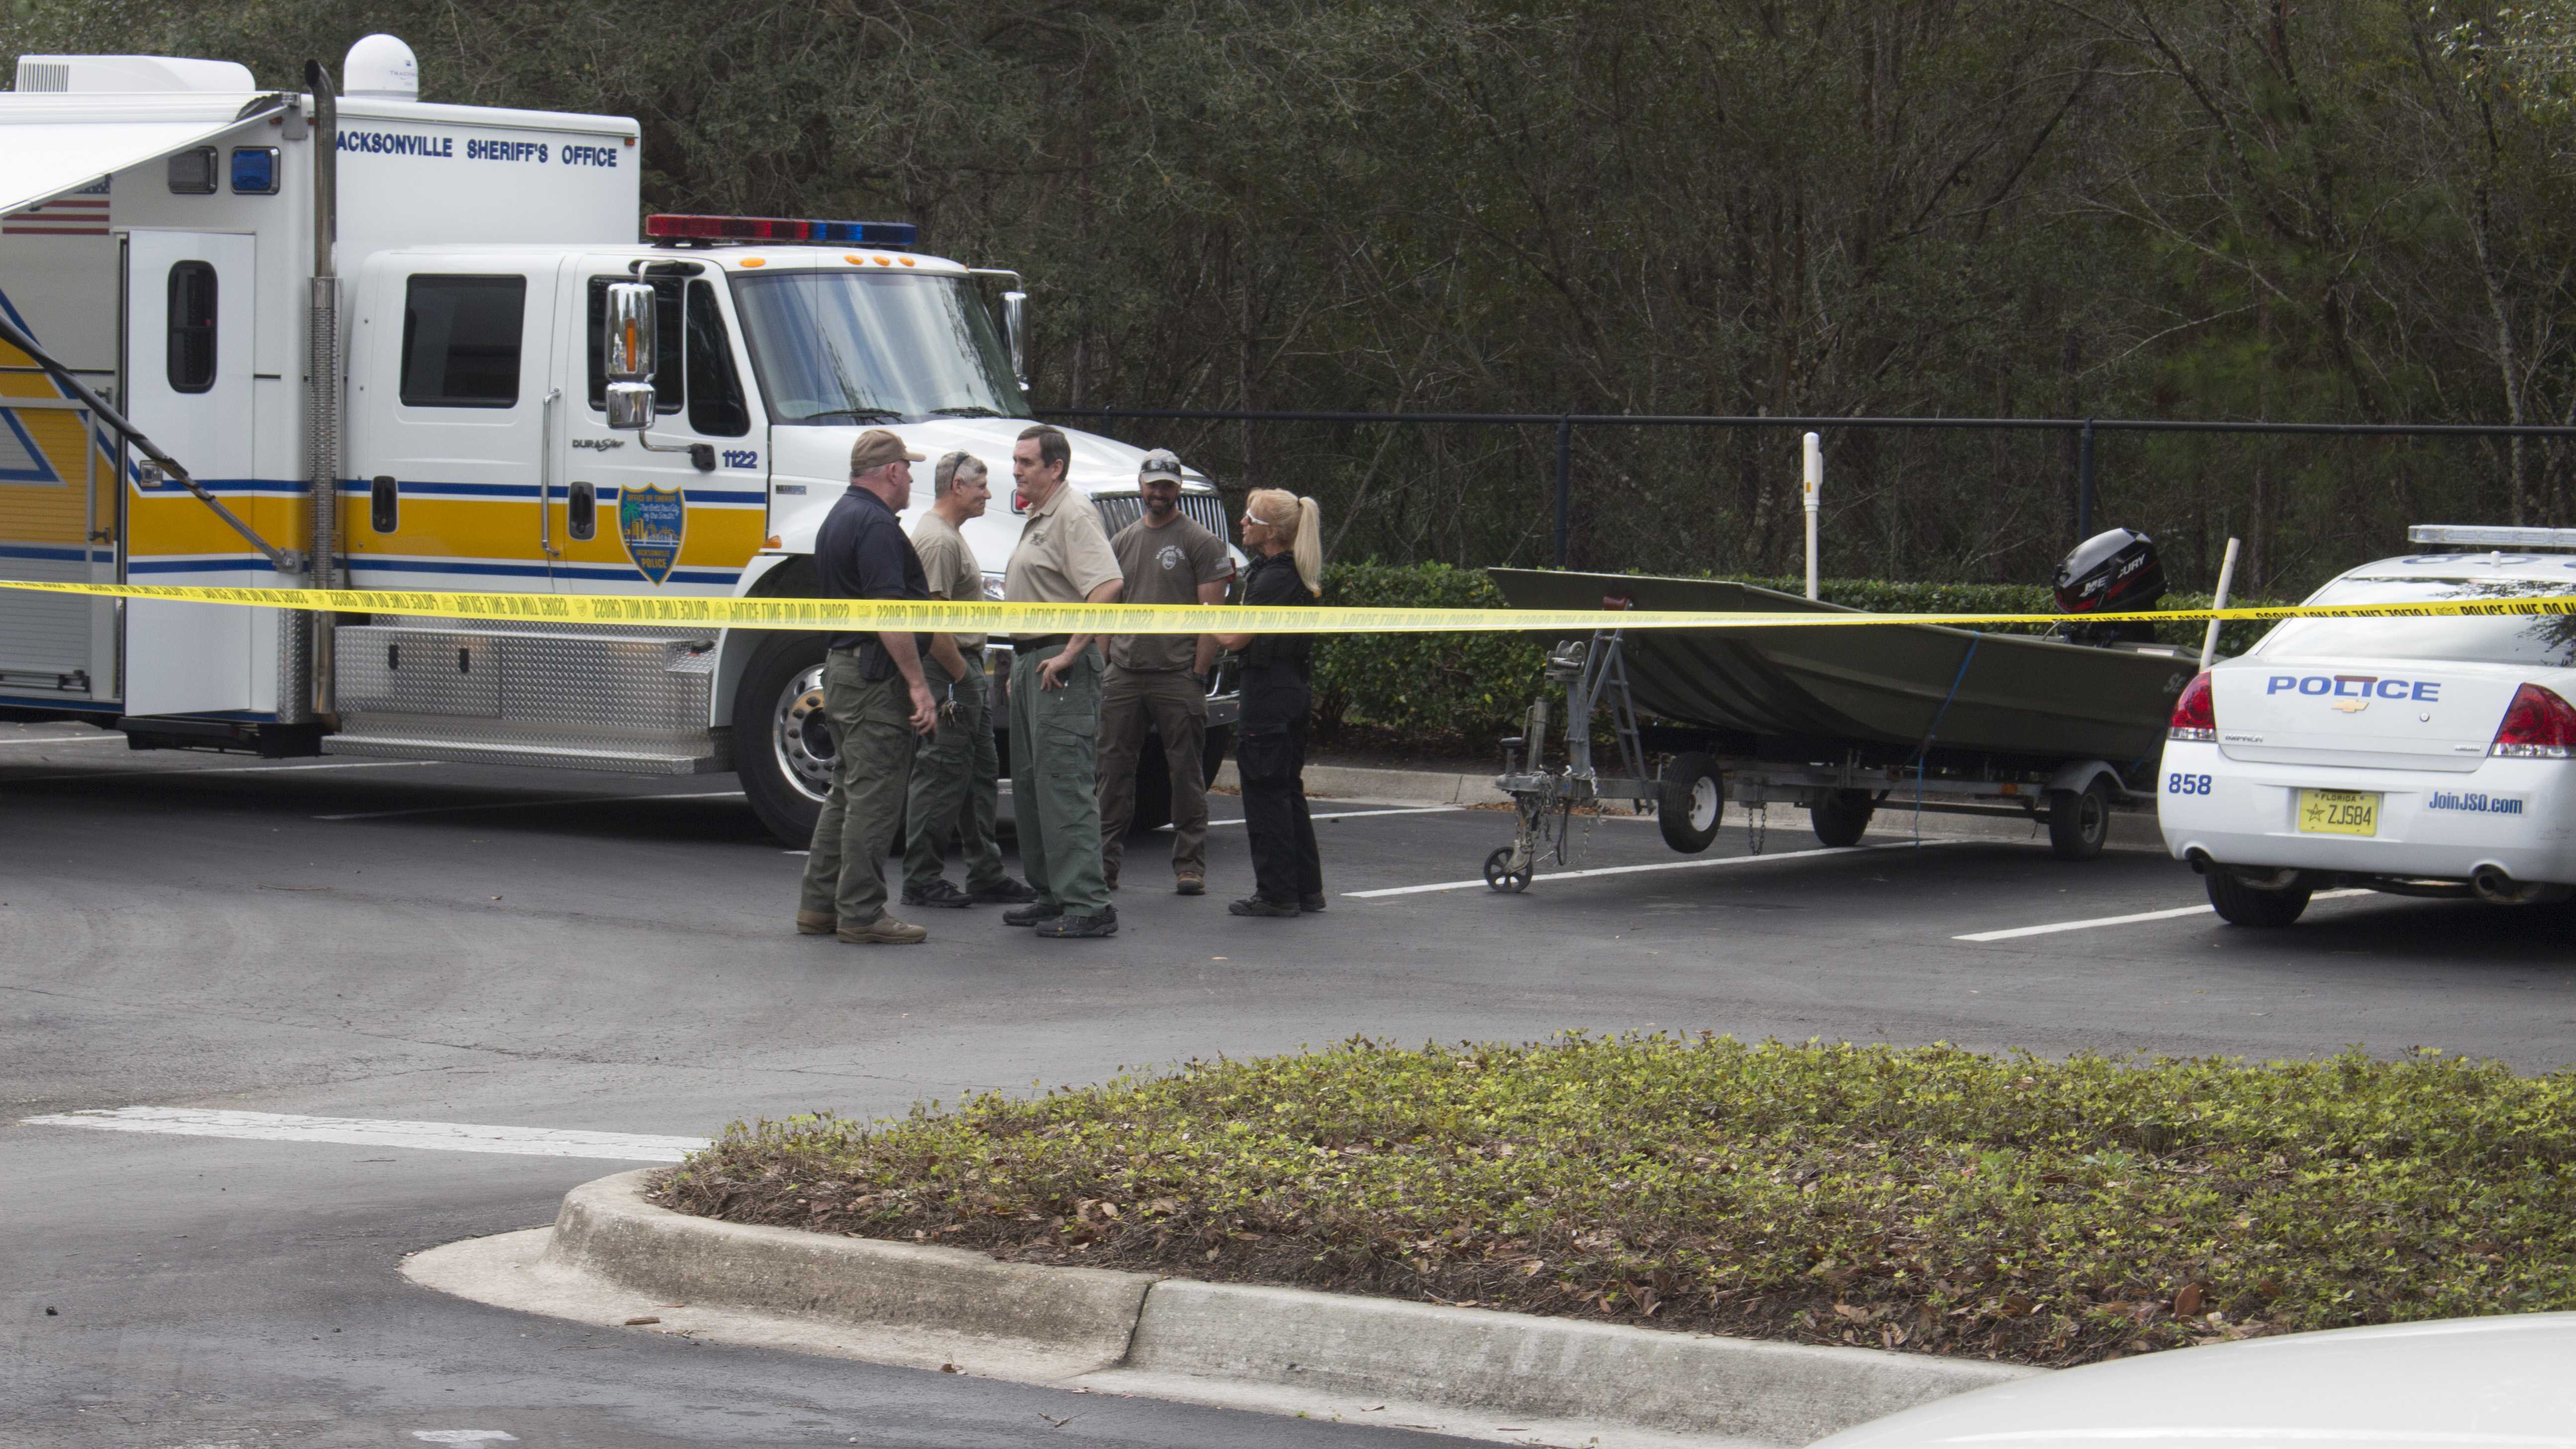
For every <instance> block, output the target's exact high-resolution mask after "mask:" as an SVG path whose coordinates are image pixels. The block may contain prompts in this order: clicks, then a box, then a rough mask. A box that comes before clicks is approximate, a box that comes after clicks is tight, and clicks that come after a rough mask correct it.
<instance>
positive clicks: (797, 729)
mask: <svg viewBox="0 0 2576 1449" xmlns="http://www.w3.org/2000/svg"><path fill="white" fill-rule="evenodd" d="M823 650H824V636H823V635H820V634H786V633H773V634H771V635H770V636H769V637H767V638H766V639H763V640H762V641H761V643H760V647H759V648H758V649H756V650H754V651H753V652H752V656H751V662H750V663H749V664H748V665H746V666H744V668H743V671H742V682H741V684H740V685H738V686H737V687H736V688H735V690H734V696H733V763H734V773H736V774H737V775H739V776H741V777H742V793H743V796H744V798H746V799H748V800H749V801H750V802H751V809H752V813H753V814H755V815H758V816H759V817H760V823H761V824H763V825H766V826H768V827H769V832H770V833H771V834H772V835H775V836H777V837H778V838H779V839H780V840H782V841H784V842H786V843H787V844H789V845H793V846H803V845H806V844H809V843H811V842H812V841H813V839H814V821H815V819H816V818H817V817H819V816H820V815H821V814H822V813H823V796H824V794H825V792H827V791H828V790H830V789H831V784H832V736H831V734H830V732H829V730H828V729H827V728H826V726H825V724H824V722H823Z"/></svg>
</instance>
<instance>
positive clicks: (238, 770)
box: [0, 760, 438, 785]
mask: <svg viewBox="0 0 2576 1449" xmlns="http://www.w3.org/2000/svg"><path fill="white" fill-rule="evenodd" d="M437 763H438V761H436V760H350V761H344V762H342V763H339V764H332V765H217V766H215V767H214V768H213V769H209V770H154V769H137V770H92V771H89V772H88V773H86V774H79V775H28V776H25V777H22V778H20V779H16V780H9V781H5V782H0V783H6V784H11V785H52V784H58V783H60V782H62V781H65V780H146V779H150V780H168V779H176V778H181V777H185V776H194V775H268V774H275V773H277V772H279V771H287V772H291V773H300V772H304V771H310V770H399V769H412V770H417V769H420V768H422V767H424V766H428V765H435V764H437Z"/></svg>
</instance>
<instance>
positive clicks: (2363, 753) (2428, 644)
mask: <svg viewBox="0 0 2576 1449" xmlns="http://www.w3.org/2000/svg"><path fill="white" fill-rule="evenodd" d="M2408 538H2409V541H2411V542H2413V543H2416V544H2418V545H2420V546H2423V547H2424V548H2425V549H2426V551H2425V552H2421V553H2415V554H2409V555H2406V556H2405V557H2402V558H2390V559H2382V560H2380V561H2379V562H2377V563H2372V564H2365V565H2363V566H2362V567H2360V568H2357V569H2354V570H2352V571H2351V572H2349V573H2346V574H2344V575H2343V576H2342V577H2340V578H2337V579H2335V580H2334V581H2333V582H2332V583H2329V584H2327V585H2326V586H2325V587H2324V588H2322V589H2319V590H2318V591H2317V592H2316V593H2315V594H2314V595H2312V596H2311V597H2310V598H2309V599H2308V600H2307V602H2309V603H2311V604H2404V603H2433V602H2440V601H2448V600H2474V601H2492V602H2494V603H2496V604H2498V605H2500V606H2504V607H2508V608H2509V607H2510V605H2511V602H2512V601H2513V600H2515V599H2518V598H2526V599H2527V598H2539V597H2547V596H2553V595H2569V594H2576V529H2546V528H2475V527H2457V526H2450V525H2422V526H2418V527H2416V528H2413V529H2410V530H2409V531H2408ZM2571 701H2576V616H2569V615H2565V614H2514V613H2496V614H2478V615H2466V616H2455V617H2432V618H2312V619H2292V620H2288V621H2286V622H2284V623H2282V624H2280V625H2279V626H2277V627H2276V628H2274V629H2273V630H2272V631H2271V633H2269V634H2267V635H2265V636H2264V638H2263V640H2262V641H2261V642H2260V643H2258V644H2257V645H2256V646H2255V647H2254V648H2253V650H2252V651H2251V652H2249V653H2247V654H2246V655H2244V656H2243V657H2241V658H2237V659H2231V660H2228V661H2225V662H2224V663H2221V664H2219V665H2217V666H2216V667H2215V668H2212V669H2210V670H2208V671H2207V672H2205V673H2203V674H2201V675H2200V676H2199V677H2198V678H2196V679H2194V680H2193V681H2192V682H2191V684H2190V685H2189V686H2188V687H2187V688H2186V689H2185V690H2184V691H2183V694H2182V697H2181V699H2180V700H2179V701H2178V702H2177V703H2176V704H2175V706H2174V714H2173V723H2172V727H2171V728H2170V729H2169V730H2168V731H2167V739H2166V744H2165V753H2164V763H2163V766H2162V769H2161V771H2160V774H2161V776H2162V783H2161V790H2160V794H2159V799H2158V805H2157V810H2158V821H2159V823H2160V824H2161V826H2162V827H2163V830H2164V837H2165V844H2166V846H2167V847H2168V848H2169V849H2171V850H2172V851H2173V853H2174V855H2175V856H2177V857H2178V858H2180V859H2183V860H2187V861H2189V862H2190V863H2191V865H2192V867H2193V869H2195V870H2197V871H2199V872H2200V873H2201V875H2202V876H2203V877H2205V879H2206V881H2207V884H2208V887H2209V899H2210V903H2211V904H2212V905H2214V906H2216V907H2217V909H2218V913H2219V915H2220V916H2221V917H2223V918H2225V919H2226V920H2227V921H2229V922H2231V923H2232V924H2235V925H2240V926H2286V925H2288V924H2290V923H2291V922H2293V921H2296V920H2297V919H2298V918H2299V915H2300V913H2301V912H2302V911H2304V910H2306V909H2307V905H2308V900H2309V897H2310V896H2311V895H2312V894H2313V893H2314V892H2316V891H2318V890H2320V889H2324V888H2327V887H2329V886H2335V885H2353V886H2363V887H2368V888H2370V889H2373V890H2380V891H2388V892H2392V893H2395V894H2399V895H2415V896H2437V897H2475V898H2477V899H2479V900H2485V901H2492V902H2496V903H2499V904H2518V903H2528V902H2533V901H2549V900H2564V899H2567V898H2568V897H2569V896H2570V895H2571V894H2576V704H2571Z"/></svg>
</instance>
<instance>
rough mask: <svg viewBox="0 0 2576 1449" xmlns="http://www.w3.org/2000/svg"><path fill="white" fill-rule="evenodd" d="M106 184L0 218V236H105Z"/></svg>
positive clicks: (92, 186)
mask: <svg viewBox="0 0 2576 1449" xmlns="http://www.w3.org/2000/svg"><path fill="white" fill-rule="evenodd" d="M105 235H107V183H106V182H105V181H98V182H93V183H92V184H90V185H88V186H85V187H83V188H81V189H80V190H79V191H76V192H73V193H72V194H71V195H69V196H57V197H55V198H54V199H53V200H51V201H40V202H38V203H36V204H35V205H34V206H31V207H28V208H27V209H26V210H24V211H13V212H10V213H9V214H8V215H7V216H0V236H105Z"/></svg>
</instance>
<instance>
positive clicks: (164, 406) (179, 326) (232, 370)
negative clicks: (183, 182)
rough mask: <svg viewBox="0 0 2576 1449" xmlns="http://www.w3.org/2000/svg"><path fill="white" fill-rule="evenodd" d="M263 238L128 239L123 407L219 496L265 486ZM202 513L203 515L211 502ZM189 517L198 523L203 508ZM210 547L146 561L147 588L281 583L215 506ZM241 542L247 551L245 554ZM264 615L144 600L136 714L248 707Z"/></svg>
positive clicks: (134, 609) (131, 678)
mask: <svg viewBox="0 0 2576 1449" xmlns="http://www.w3.org/2000/svg"><path fill="white" fill-rule="evenodd" d="M252 259H253V241H252V238H250V237H247V236H228V235H217V234H213V233H207V232H182V231H136V232H133V233H131V234H129V236H128V237H127V240H126V271H125V286H126V295H125V398H124V401H125V406H126V414H127V416H129V417H130V418H132V419H133V420H134V425H135V426H136V427H138V428H141V429H142V430H143V432H144V434H145V436H147V437H149V438H151V439H152V441H154V442H155V443H158V444H160V446H161V450H162V451H163V452H165V453H168V454H169V455H170V456H171V457H173V458H176V459H177V460H179V462H180V464H181V465H182V466H184V467H186V468H187V469H188V471H189V472H190V473H191V474H192V475H194V476H195V477H196V478H197V480H198V481H199V482H201V483H203V484H204V485H205V486H206V488H207V490H208V491H209V492H213V493H217V494H221V493H222V492H223V491H224V490H225V488H226V486H227V485H231V486H233V487H240V486H242V485H244V484H247V483H250V482H252V481H254V469H253V466H252V450H251V449H252V427H251V326H252V319H253V318H254V317H256V316H257V315H258V312H257V309H256V308H255V307H254V306H253V305H252V303H253V300H254V299H253V296H252V291H251V288H252V279H253V271H252V265H251V264H252ZM200 511H202V510H200ZM190 521H191V522H192V523H197V522H200V520H197V519H195V518H194V517H193V516H192V517H191V520H190ZM202 526H203V527H204V528H205V529H206V530H207V536H206V540H205V542H206V543H207V545H208V547H210V548H220V549H222V550H223V551H222V552H220V553H198V552H194V551H191V552H188V553H186V554H184V555H173V556H170V557H164V558H155V559H153V560H151V561H149V564H150V565H158V567H150V566H149V565H147V566H146V567H136V564H137V563H138V562H139V561H138V560H136V559H134V558H132V557H129V558H128V561H127V565H128V569H129V577H130V578H132V580H133V581H134V582H136V583H150V584H191V583H273V582H275V578H274V576H273V575H272V574H271V573H270V572H269V567H268V562H267V560H265V559H263V558H261V557H260V556H259V555H258V554H256V553H253V552H250V551H248V550H247V549H245V548H242V546H241V541H240V539H239V538H237V537H235V536H234V535H233V534H231V533H230V532H228V531H226V530H224V528H223V526H222V524H221V523H220V522H218V521H217V520H216V519H215V518H214V516H213V515H212V514H211V513H209V514H206V516H205V517H204V518H203V520H202ZM237 550H238V552H236V551H237ZM253 614H254V611H253V610H250V609H244V608H238V607H235V606H232V605H226V604H174V603H165V602H160V601H156V600H143V599H138V600H135V601H134V602H133V603H132V604H130V605H129V606H128V607H127V609H126V612H125V712H126V713H127V714H130V715H154V714H216V713H225V712H230V711H235V710H247V709H249V708H250V707H251V672H252V671H251V626H252V624H253V623H254V622H255V620H254V618H253Z"/></svg>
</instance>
